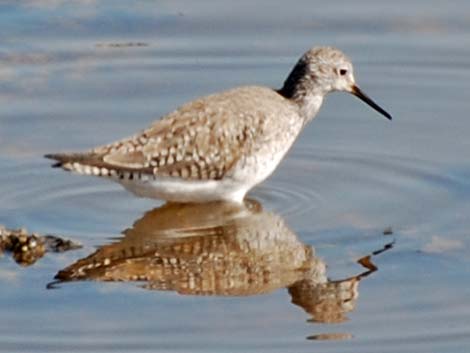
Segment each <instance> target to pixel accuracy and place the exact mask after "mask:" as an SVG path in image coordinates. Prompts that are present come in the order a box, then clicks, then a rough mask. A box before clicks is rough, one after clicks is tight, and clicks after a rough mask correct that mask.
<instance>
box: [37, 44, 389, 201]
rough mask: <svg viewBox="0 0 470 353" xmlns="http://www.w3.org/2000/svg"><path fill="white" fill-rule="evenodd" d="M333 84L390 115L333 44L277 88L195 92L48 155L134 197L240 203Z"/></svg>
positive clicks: (306, 57)
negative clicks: (146, 117)
mask: <svg viewBox="0 0 470 353" xmlns="http://www.w3.org/2000/svg"><path fill="white" fill-rule="evenodd" d="M333 91H345V92H348V93H351V94H353V95H355V96H356V97H358V98H360V99H361V100H362V101H364V102H365V103H367V104H368V105H370V106H371V107H372V108H374V109H375V110H377V111H378V112H379V113H381V114H383V115H384V116H385V117H386V118H388V119H390V120H391V119H392V117H391V115H390V114H389V113H387V112H386V111H385V110H383V109H382V108H381V107H380V106H379V105H378V104H377V103H375V102H374V101H373V100H372V99H371V98H370V97H368V96H367V95H366V94H365V93H364V92H362V91H361V90H360V89H359V87H358V86H357V85H356V83H355V79H354V74H353V66H352V63H351V61H350V59H349V58H348V57H347V56H346V55H345V54H343V53H342V52H341V51H340V50H338V49H336V48H332V47H315V48H312V49H310V50H308V51H307V52H306V53H304V54H303V55H302V57H301V58H300V59H299V61H298V62H297V64H296V65H295V66H294V68H293V69H292V71H291V72H290V74H289V76H288V77H287V79H286V80H285V82H284V85H283V86H282V88H280V89H277V90H276V89H272V88H268V87H263V86H242V87H238V88H234V89H231V90H228V91H225V92H220V93H215V94H212V95H209V96H206V97H202V98H198V99H195V100H193V101H191V102H189V103H186V104H184V105H182V106H181V107H179V108H178V109H177V110H175V111H174V112H172V113H170V114H168V115H166V116H164V117H163V118H162V119H160V120H158V121H156V122H154V123H153V124H152V125H151V126H150V127H148V128H147V129H145V130H143V131H141V132H140V133H138V134H136V135H134V136H131V137H129V138H125V139H123V140H120V141H117V142H114V143H111V144H107V145H104V146H100V147H96V148H94V149H92V150H90V151H88V152H84V153H66V154H49V155H46V157H47V158H51V159H54V160H56V161H57V163H56V164H54V166H55V167H62V168H63V169H65V170H69V171H73V172H77V173H80V174H86V175H95V176H100V177H106V178H109V179H112V180H115V181H117V182H119V183H120V184H122V185H123V186H124V187H125V188H126V189H128V190H129V191H131V192H133V193H134V194H136V195H138V196H143V197H150V198H157V199H164V200H167V201H174V202H206V201H213V200H226V201H232V202H237V203H241V202H242V201H243V199H244V197H245V195H246V193H247V192H248V191H249V190H250V189H251V188H253V187H254V186H255V185H257V184H259V183H261V182H262V181H264V180H265V179H266V178H267V177H268V176H270V175H271V174H272V173H273V171H274V170H275V169H276V167H277V166H278V164H279V163H280V162H281V160H282V159H283V157H284V156H285V155H286V153H287V151H288V150H289V149H290V147H291V146H292V144H293V143H294V141H295V140H296V138H297V136H298V135H299V133H300V132H301V131H302V129H303V127H304V126H305V125H306V123H307V122H309V121H310V120H312V119H313V118H314V117H315V116H316V114H317V113H318V111H319V109H320V106H321V104H322V102H323V98H324V97H325V95H326V94H328V93H330V92H333Z"/></svg>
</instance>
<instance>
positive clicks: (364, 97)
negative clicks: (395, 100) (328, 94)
mask: <svg viewBox="0 0 470 353" xmlns="http://www.w3.org/2000/svg"><path fill="white" fill-rule="evenodd" d="M351 93H352V94H354V95H355V96H356V97H357V98H359V99H360V100H362V101H363V102H365V103H367V104H369V105H370V106H371V107H372V108H374V109H375V110H377V111H378V112H379V113H380V114H382V115H383V116H385V117H386V118H387V119H388V120H392V116H391V115H390V114H389V113H387V112H386V111H385V110H383V109H382V108H381V107H380V106H379V105H378V104H377V103H375V102H374V101H373V100H372V98H370V97H369V96H368V95H367V94H365V93H364V92H362V91H361V90H360V89H359V87H357V86H356V85H354V86H353V87H352V91H351Z"/></svg>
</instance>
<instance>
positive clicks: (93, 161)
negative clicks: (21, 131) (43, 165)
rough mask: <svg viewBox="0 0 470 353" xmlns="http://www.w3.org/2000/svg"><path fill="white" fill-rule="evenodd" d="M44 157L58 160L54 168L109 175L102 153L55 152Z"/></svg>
mask: <svg viewBox="0 0 470 353" xmlns="http://www.w3.org/2000/svg"><path fill="white" fill-rule="evenodd" d="M44 157H46V158H49V159H53V160H55V161H56V163H54V164H53V165H52V167H53V168H62V169H65V170H68V171H71V172H77V173H80V174H91V175H97V176H102V175H107V174H108V173H107V172H108V171H107V170H106V169H105V168H103V167H105V163H103V159H102V158H101V156H100V155H98V154H94V153H54V154H46V155H45V156H44Z"/></svg>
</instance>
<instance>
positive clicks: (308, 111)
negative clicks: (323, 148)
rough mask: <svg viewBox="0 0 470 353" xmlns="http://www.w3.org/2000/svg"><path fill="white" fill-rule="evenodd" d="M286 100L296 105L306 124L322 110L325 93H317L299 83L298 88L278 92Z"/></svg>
mask: <svg viewBox="0 0 470 353" xmlns="http://www.w3.org/2000/svg"><path fill="white" fill-rule="evenodd" d="M278 93H279V94H281V95H282V96H283V97H284V98H287V99H289V100H290V101H292V102H294V103H296V104H297V105H298V107H299V112H300V115H301V116H302V118H303V119H304V122H308V121H310V120H312V119H313V118H314V117H315V115H316V114H317V113H318V111H319V110H320V107H321V105H322V103H323V97H324V94H323V92H315V90H312V89H311V88H307V87H303V86H302V83H300V82H299V83H298V86H296V87H294V88H293V89H292V88H291V87H286V85H285V84H284V87H283V88H281V89H280V90H278Z"/></svg>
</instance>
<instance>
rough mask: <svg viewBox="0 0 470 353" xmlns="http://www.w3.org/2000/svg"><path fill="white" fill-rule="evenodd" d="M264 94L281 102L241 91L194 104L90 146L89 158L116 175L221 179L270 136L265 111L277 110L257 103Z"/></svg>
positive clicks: (269, 92) (271, 92)
mask: <svg viewBox="0 0 470 353" xmlns="http://www.w3.org/2000/svg"><path fill="white" fill-rule="evenodd" d="M266 95H268V96H270V100H269V101H270V102H273V101H274V102H276V100H283V99H284V98H282V97H281V96H280V95H279V94H278V93H276V92H275V91H274V90H271V89H268V88H262V87H244V88H238V89H235V90H231V91H227V92H223V93H219V94H215V95H211V96H207V97H204V98H201V99H197V100H194V101H192V102H190V103H188V104H186V105H183V106H182V107H181V108H179V109H178V110H176V111H174V112H173V113H171V114H169V115H167V116H165V117H164V118H163V119H162V120H160V121H157V122H155V123H154V124H153V125H152V126H151V127H149V128H148V129H146V130H144V131H142V132H141V133H140V134H137V135H135V136H133V137H131V138H128V139H124V140H121V141H118V142H115V143H112V144H110V145H106V146H102V147H98V148H95V149H94V150H93V151H92V153H91V154H90V155H93V156H94V157H93V158H94V159H95V160H97V161H99V162H101V163H98V164H99V165H98V166H101V167H106V168H109V169H112V168H116V170H118V171H119V170H126V171H129V170H130V171H134V172H137V173H142V174H152V175H154V176H172V177H181V178H184V179H192V180H208V179H212V180H217V179H221V178H223V177H224V176H225V175H226V174H227V173H229V172H230V170H231V168H232V166H234V164H235V163H237V161H239V160H240V158H242V157H243V156H244V155H249V154H250V153H251V152H253V150H254V149H256V148H257V147H258V146H260V145H262V144H263V143H264V142H266V141H263V140H264V139H266V140H270V139H271V138H274V137H275V136H271V135H270V131H271V130H272V129H269V128H267V127H268V124H269V123H272V121H270V120H271V119H272V116H271V115H274V114H271V115H270V114H267V112H268V111H272V110H273V108H274V109H275V108H276V107H270V109H267V108H268V107H266V106H263V104H260V101H261V102H262V101H265V100H264V99H265V98H266V97H265V96H266ZM260 98H261V100H260ZM273 98H275V99H274V100H273ZM283 104H285V102H284V103H283ZM275 105H276V104H275ZM279 106H280V107H281V106H282V105H281V104H280V105H279ZM283 109H285V108H283ZM273 113H274V112H273ZM276 113H278V112H277V111H276ZM95 164H96V163H95ZM100 164H101V165H100Z"/></svg>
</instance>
